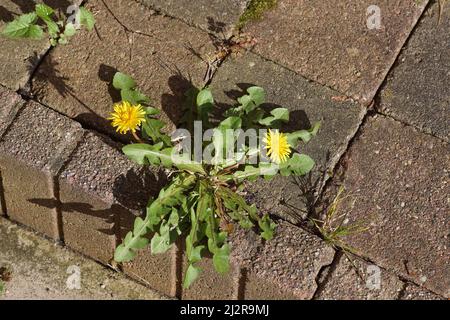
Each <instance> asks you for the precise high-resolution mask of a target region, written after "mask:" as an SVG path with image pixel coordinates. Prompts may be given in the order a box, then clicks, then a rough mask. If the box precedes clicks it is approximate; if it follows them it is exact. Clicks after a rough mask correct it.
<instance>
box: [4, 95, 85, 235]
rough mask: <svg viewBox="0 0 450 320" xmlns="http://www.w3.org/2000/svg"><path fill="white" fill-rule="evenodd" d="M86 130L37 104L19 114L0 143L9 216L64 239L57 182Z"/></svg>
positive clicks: (27, 107) (30, 103)
mask: <svg viewBox="0 0 450 320" xmlns="http://www.w3.org/2000/svg"><path fill="white" fill-rule="evenodd" d="M8 114H9V115H11V112H8ZM10 119H11V117H10ZM81 132H82V129H81V126H80V125H79V124H78V123H76V122H73V121H70V120H69V119H67V118H65V117H63V116H61V115H59V114H58V113H56V112H53V111H51V110H50V109H48V108H46V107H44V106H42V105H40V104H37V103H35V102H32V101H30V102H27V103H26V104H25V105H24V106H23V107H22V108H21V109H20V110H19V111H17V115H16V117H15V118H14V120H13V121H12V124H11V125H10V126H9V127H8V129H7V130H6V131H5V133H4V134H3V136H2V139H1V141H0V168H1V172H2V185H3V191H4V204H5V206H6V208H3V209H4V213H6V214H7V215H8V217H10V218H11V219H13V220H15V221H17V222H20V223H23V224H25V225H27V226H30V227H32V228H33V229H35V230H37V231H39V232H42V233H44V234H45V235H47V236H49V237H51V238H53V239H57V240H59V239H60V232H59V219H58V213H57V201H56V198H55V190H54V187H55V186H54V180H55V176H56V175H57V173H58V171H59V170H60V168H61V167H62V166H63V164H64V162H65V161H66V160H67V159H68V157H69V156H70V154H71V152H72V151H73V149H74V148H75V146H76V144H77V142H78V141H79V140H80V138H81Z"/></svg>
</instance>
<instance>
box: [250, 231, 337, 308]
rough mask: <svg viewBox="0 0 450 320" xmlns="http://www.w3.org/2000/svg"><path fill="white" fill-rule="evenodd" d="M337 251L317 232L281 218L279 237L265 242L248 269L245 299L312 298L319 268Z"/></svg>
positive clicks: (331, 259)
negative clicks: (305, 229) (301, 227)
mask: <svg viewBox="0 0 450 320" xmlns="http://www.w3.org/2000/svg"><path fill="white" fill-rule="evenodd" d="M334 254H335V252H334V250H333V249H332V248H331V247H330V246H328V245H326V244H325V243H324V242H323V241H321V240H320V239H319V238H317V237H316V236H313V235H310V234H308V233H306V232H305V231H303V230H302V229H300V228H298V227H295V226H293V225H291V224H289V223H287V222H280V223H279V226H278V228H277V233H276V237H275V238H274V239H273V240H271V241H267V242H266V243H265V244H264V246H263V247H262V248H261V250H260V251H259V254H258V256H257V257H256V259H255V260H254V262H253V265H252V266H251V267H250V268H249V269H248V275H249V276H248V280H247V283H246V286H245V293H244V296H245V299H247V300H252V299H271V298H272V299H273V298H280V299H287V298H293V297H295V298H296V299H311V298H312V297H313V295H314V292H315V291H316V289H317V283H316V277H317V275H318V273H319V271H320V270H321V268H322V267H324V266H327V265H329V264H331V262H332V261H333V257H334Z"/></svg>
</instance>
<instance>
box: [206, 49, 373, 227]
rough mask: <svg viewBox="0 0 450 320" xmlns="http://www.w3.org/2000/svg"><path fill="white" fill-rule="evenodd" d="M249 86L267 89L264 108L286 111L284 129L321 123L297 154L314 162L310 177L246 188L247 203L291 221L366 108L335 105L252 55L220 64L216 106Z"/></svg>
mask: <svg viewBox="0 0 450 320" xmlns="http://www.w3.org/2000/svg"><path fill="white" fill-rule="evenodd" d="M250 85H258V86H261V87H263V88H264V89H265V90H266V96H267V97H266V102H267V105H266V106H267V107H270V108H271V109H273V108H275V107H277V106H282V107H286V108H288V109H289V110H290V111H291V121H290V123H289V124H288V125H287V126H286V128H285V130H286V131H294V130H300V129H309V128H310V127H311V125H312V124H314V123H315V122H316V121H322V128H321V130H320V133H319V134H318V136H317V137H315V138H314V139H313V140H312V141H310V142H309V143H308V144H306V145H301V146H300V151H301V152H302V153H306V154H308V155H310V156H311V157H312V158H313V159H314V160H315V161H316V164H317V166H316V168H315V171H314V174H313V175H312V177H311V179H308V177H306V178H304V179H300V181H294V180H293V179H292V178H284V177H277V178H275V179H273V180H272V181H269V182H268V181H265V180H263V179H260V181H258V182H257V183H253V184H249V185H248V190H249V192H250V193H251V194H249V201H251V202H254V203H256V204H257V205H258V206H259V208H260V209H261V210H263V211H268V212H270V213H272V214H278V215H280V216H282V217H283V218H285V219H288V220H289V221H291V222H293V223H296V222H298V218H299V217H301V216H304V213H301V210H303V209H305V208H306V207H307V206H308V205H309V203H310V202H311V201H312V200H313V199H312V198H313V197H312V198H311V196H312V195H311V194H313V193H314V192H315V191H316V190H317V189H319V186H316V185H315V184H316V181H317V179H318V178H319V177H321V176H322V173H324V172H326V171H327V170H328V169H330V168H332V167H334V164H335V163H336V162H337V159H338V158H339V156H340V155H341V154H342V153H343V152H344V150H345V149H346V146H347V144H348V141H349V140H350V138H351V137H352V136H353V135H354V133H355V132H356V130H357V128H358V125H359V123H360V122H361V119H362V117H363V116H364V114H365V112H366V110H365V108H364V107H362V106H360V105H358V104H356V103H353V102H350V101H335V100H338V99H337V98H336V97H338V96H339V94H338V93H337V92H336V91H333V90H330V89H328V88H325V87H323V86H321V85H317V84H314V83H311V82H309V81H308V80H306V79H304V78H302V77H301V76H299V75H297V74H295V73H294V72H291V71H289V70H287V69H285V68H282V67H280V66H278V65H276V64H274V63H272V62H269V61H266V60H263V59H262V58H260V57H258V56H257V55H255V54H251V53H248V54H246V55H245V56H242V57H238V58H235V59H230V60H228V61H227V62H226V63H224V65H223V66H222V67H221V68H220V69H219V71H218V73H217V74H216V76H215V78H214V80H213V83H212V84H211V89H212V91H213V94H214V97H215V99H216V101H217V103H218V104H219V105H220V107H221V108H223V109H226V108H229V107H230V106H231V105H235V104H236V100H235V98H236V97H238V96H241V95H242V94H243V91H245V90H243V89H246V88H247V87H249V86H250ZM297 182H300V184H299V183H297ZM305 191H306V192H305ZM310 193H311V194H310ZM305 195H307V196H305Z"/></svg>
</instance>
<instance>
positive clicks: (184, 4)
mask: <svg viewBox="0 0 450 320" xmlns="http://www.w3.org/2000/svg"><path fill="white" fill-rule="evenodd" d="M137 1H138V2H141V3H143V4H145V5H147V6H149V7H151V8H154V9H156V10H160V11H162V12H164V13H166V14H168V15H170V16H172V17H176V18H178V19H181V20H183V21H185V22H187V23H188V24H190V25H196V26H198V27H200V28H202V29H203V30H205V31H208V32H210V33H213V34H216V35H218V36H220V37H222V38H228V37H229V36H230V35H231V34H232V32H233V31H234V27H235V25H236V23H237V22H238V21H239V17H240V16H241V14H242V13H243V12H244V10H245V8H246V7H247V3H248V2H249V0H197V1H190V0H137Z"/></svg>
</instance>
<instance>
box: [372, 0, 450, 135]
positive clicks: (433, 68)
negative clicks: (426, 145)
mask: <svg viewBox="0 0 450 320" xmlns="http://www.w3.org/2000/svg"><path fill="white" fill-rule="evenodd" d="M445 8H446V10H444V11H443V12H442V16H441V21H440V24H439V25H438V19H439V5H438V1H435V2H434V3H433V5H431V6H430V7H429V8H428V9H427V11H426V12H425V14H424V17H423V19H421V20H420V22H419V24H418V26H417V28H416V29H415V31H414V33H413V35H412V36H411V38H410V39H409V40H408V43H407V46H406V48H404V49H403V51H402V53H401V54H400V56H399V58H398V60H397V63H396V66H395V68H393V69H392V71H391V72H390V74H389V77H388V79H387V81H386V84H385V85H384V87H383V90H382V92H381V94H380V103H379V105H380V109H381V111H382V112H383V113H386V114H388V115H390V116H392V117H394V118H396V119H399V120H401V121H403V122H406V123H409V124H412V125H414V126H416V127H418V128H420V129H421V130H422V131H425V132H428V133H431V134H433V135H436V136H438V137H440V138H442V139H445V140H446V141H447V142H448V141H450V127H449V115H450V90H449V88H448V86H449V83H450V71H449V69H448V67H447V66H449V65H450V54H448V44H449V42H450V33H449V32H448V30H449V29H450V11H449V10H448V3H447V4H446V7H445Z"/></svg>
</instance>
